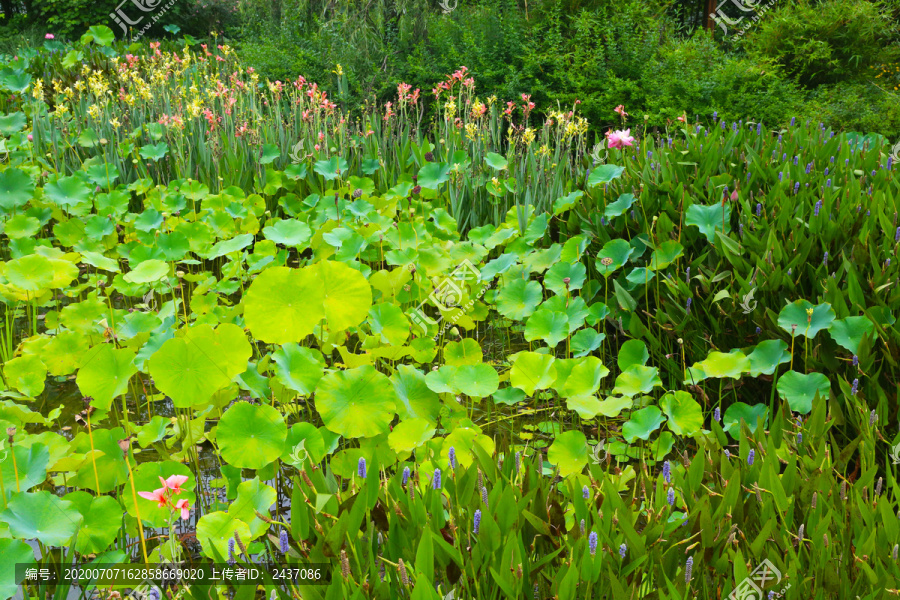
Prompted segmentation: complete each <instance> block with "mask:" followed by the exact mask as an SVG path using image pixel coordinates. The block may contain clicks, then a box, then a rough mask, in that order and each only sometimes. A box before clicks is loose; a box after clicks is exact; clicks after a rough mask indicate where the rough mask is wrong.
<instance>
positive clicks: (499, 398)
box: [493, 386, 525, 406]
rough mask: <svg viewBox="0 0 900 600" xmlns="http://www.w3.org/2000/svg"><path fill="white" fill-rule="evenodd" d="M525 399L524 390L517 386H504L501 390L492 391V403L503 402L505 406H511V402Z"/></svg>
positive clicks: (516, 402)
mask: <svg viewBox="0 0 900 600" xmlns="http://www.w3.org/2000/svg"><path fill="white" fill-rule="evenodd" d="M524 399H525V392H523V391H522V390H520V389H519V388H517V387H512V386H510V387H505V388H503V389H502V390H498V391H497V392H495V393H494V397H493V400H494V404H505V405H507V406H512V405H513V404H518V403H519V402H521V401H522V400H524Z"/></svg>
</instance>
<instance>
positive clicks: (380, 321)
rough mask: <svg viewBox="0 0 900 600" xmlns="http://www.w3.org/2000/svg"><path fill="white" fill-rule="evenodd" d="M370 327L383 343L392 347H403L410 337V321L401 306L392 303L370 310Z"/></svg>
mask: <svg viewBox="0 0 900 600" xmlns="http://www.w3.org/2000/svg"><path fill="white" fill-rule="evenodd" d="M369 326H370V327H371V328H372V333H376V334H379V335H380V336H381V341H382V342H384V343H386V344H390V345H392V346H400V345H402V344H403V342H405V341H406V340H407V338H408V337H409V320H408V319H407V318H406V315H404V314H403V311H402V310H401V309H400V307H399V306H397V305H396V304H392V303H390V302H382V303H381V304H376V305H375V306H373V307H372V308H371V309H369Z"/></svg>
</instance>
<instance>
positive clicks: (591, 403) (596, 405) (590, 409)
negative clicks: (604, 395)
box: [566, 396, 630, 419]
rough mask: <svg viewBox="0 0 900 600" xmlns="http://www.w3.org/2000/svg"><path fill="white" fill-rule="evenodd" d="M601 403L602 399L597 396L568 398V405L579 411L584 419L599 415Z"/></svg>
mask: <svg viewBox="0 0 900 600" xmlns="http://www.w3.org/2000/svg"><path fill="white" fill-rule="evenodd" d="M601 404H602V403H601V402H600V399H599V398H597V397H596V396H571V397H569V398H566V407H567V408H568V409H569V410H573V411H575V412H577V413H578V416H579V417H581V418H582V419H593V418H595V417H596V416H597V415H599V414H600V412H601V410H602V406H601ZM629 405H630V403H629Z"/></svg>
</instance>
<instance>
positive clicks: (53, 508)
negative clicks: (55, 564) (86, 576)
mask: <svg viewBox="0 0 900 600" xmlns="http://www.w3.org/2000/svg"><path fill="white" fill-rule="evenodd" d="M83 520H84V519H83V517H82V516H81V513H79V512H78V510H77V509H76V508H75V505H74V504H72V503H71V502H67V501H65V500H61V499H60V498H58V497H57V496H54V495H53V494H51V493H50V492H33V493H32V492H18V493H16V494H13V496H12V498H11V499H10V500H9V503H8V504H7V507H6V510H4V511H3V512H2V513H0V523H6V524H7V525H9V531H10V533H12V534H13V536H15V537H17V538H20V539H24V540H30V539H36V540H38V541H39V542H41V543H42V544H44V545H46V546H66V545H68V543H69V542H70V541H71V539H72V536H74V535H75V534H76V533H77V532H78V530H79V528H80V527H81V524H82V521H83Z"/></svg>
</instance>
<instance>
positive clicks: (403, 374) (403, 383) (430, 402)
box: [391, 365, 441, 423]
mask: <svg viewBox="0 0 900 600" xmlns="http://www.w3.org/2000/svg"><path fill="white" fill-rule="evenodd" d="M391 381H392V382H393V384H394V390H395V391H396V392H397V397H398V398H399V400H400V402H399V403H397V413H398V414H399V415H400V418H401V419H405V420H410V419H417V418H420V419H425V420H426V421H428V422H429V423H436V422H437V418H438V415H439V414H440V411H441V401H440V398H439V397H438V395H437V394H436V393H435V392H433V391H432V390H431V389H429V387H428V384H427V382H426V378H425V374H424V373H422V372H421V371H419V370H418V369H416V368H415V367H411V366H409V365H398V366H397V370H396V371H394V374H393V375H392V376H391Z"/></svg>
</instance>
